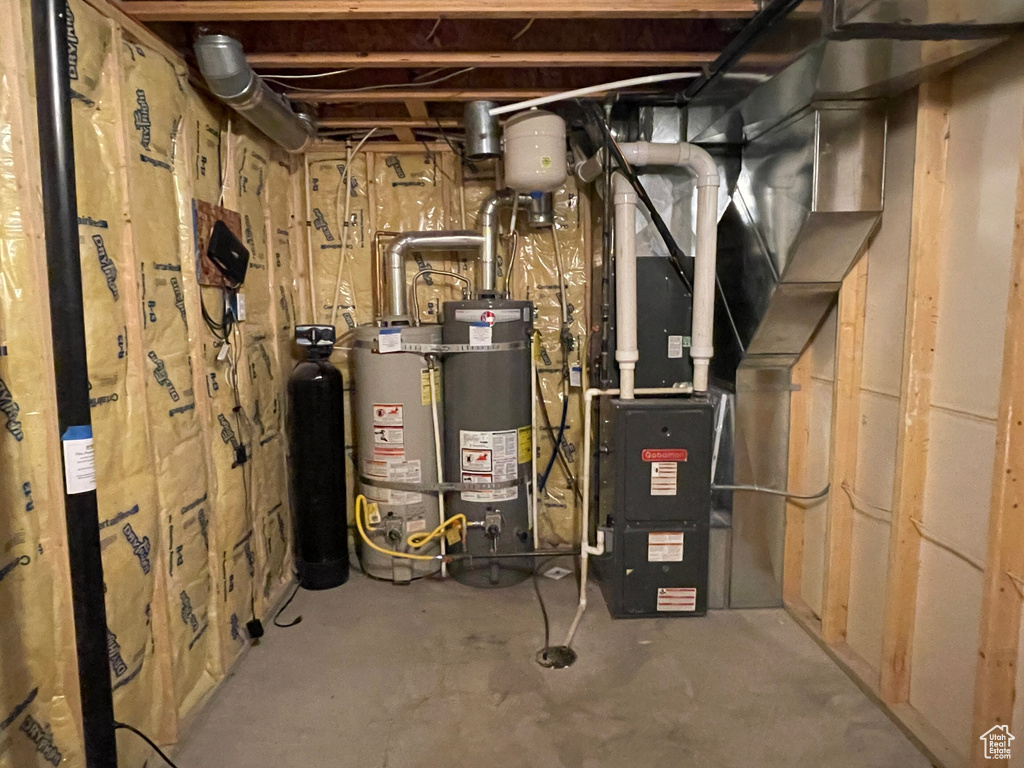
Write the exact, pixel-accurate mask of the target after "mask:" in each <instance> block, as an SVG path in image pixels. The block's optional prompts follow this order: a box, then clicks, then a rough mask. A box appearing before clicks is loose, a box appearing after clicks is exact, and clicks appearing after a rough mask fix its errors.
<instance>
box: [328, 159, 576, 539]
mask: <svg viewBox="0 0 1024 768" xmlns="http://www.w3.org/2000/svg"><path fill="white" fill-rule="evenodd" d="M371 146H372V145H371ZM345 157H346V153H345V149H344V147H339V148H338V149H336V150H333V151H331V152H330V154H326V153H324V154H316V155H311V156H310V157H309V194H310V213H311V215H310V219H311V224H310V230H309V231H310V237H311V241H312V252H313V285H314V289H315V294H316V307H317V312H316V322H320V323H329V322H330V318H331V312H332V310H333V309H334V305H335V304H337V305H338V311H337V315H338V321H337V325H338V335H339V337H341V335H342V334H343V333H345V332H346V330H348V329H350V328H352V327H354V325H356V324H362V323H368V322H371V321H372V320H373V319H374V282H373V278H374V275H375V268H374V266H373V261H374V259H375V258H379V254H381V255H382V254H383V253H384V252H385V251H386V248H387V244H388V242H390V240H391V236H390V235H389V234H388V233H399V232H406V231H419V230H439V229H476V228H477V214H478V211H479V209H480V206H481V204H482V203H483V201H484V200H485V199H486V198H487V196H488V195H490V194H491V193H492V192H493V191H494V189H495V182H494V178H493V174H492V177H491V178H490V179H489V180H488V179H486V178H479V179H471V178H468V177H467V178H463V173H462V169H461V168H460V165H459V160H458V158H457V157H455V155H454V154H453V153H452V152H451V151H448V150H440V151H434V150H433V149H430V148H428V149H424V150H420V151H416V150H412V151H402V152H385V151H377V150H369V151H361V152H360V153H359V154H358V155H357V156H355V157H353V159H352V173H351V180H350V183H349V194H350V195H351V198H350V201H349V217H348V221H347V224H348V227H347V229H348V234H347V243H346V245H345V250H344V264H343V267H342V273H341V274H342V280H341V285H340V290H339V291H338V295H337V296H334V295H333V294H334V289H335V285H336V280H337V276H338V263H339V259H340V258H341V254H342V253H343V251H342V241H343V239H344V238H345V235H344V232H343V230H342V228H341V227H339V222H342V221H343V220H344V210H345V201H344V197H343V194H342V193H343V184H344V172H345ZM555 218H556V231H557V235H558V241H559V244H560V246H561V252H562V258H563V261H564V265H565V282H566V285H567V291H566V301H567V304H568V312H569V328H570V331H571V333H572V336H573V344H574V349H573V350H572V351H570V352H569V354H568V356H567V357H566V359H565V363H566V365H565V368H566V373H567V374H568V370H567V369H568V368H570V367H572V366H583V365H584V364H585V355H583V356H582V357H581V349H584V348H585V347H584V346H582V345H585V344H586V312H585V306H584V301H585V294H586V279H585V264H586V258H587V250H586V248H587V243H588V238H589V229H590V221H589V208H588V205H587V200H586V199H584V198H583V197H581V196H580V194H579V193H578V191H577V189H576V186H575V184H574V182H573V180H572V179H569V180H568V181H567V182H566V186H565V187H564V188H563V189H561V190H559V191H558V192H557V193H556V194H555ZM510 219H511V212H510V211H508V210H505V211H503V213H502V216H501V222H502V232H507V230H508V226H509V224H510ZM516 231H517V233H518V238H517V255H516V260H515V264H514V266H513V279H512V284H511V286H509V287H510V288H511V292H512V295H513V297H514V298H517V299H529V300H531V301H533V302H534V303H535V304H536V307H537V320H536V328H537V330H538V331H540V334H541V348H540V353H539V357H538V362H537V365H538V369H539V371H540V378H541V392H542V394H543V396H544V402H545V407H546V409H547V413H548V418H549V419H550V420H551V423H552V426H553V428H554V431H555V432H556V433H557V431H558V425H559V421H560V419H561V414H562V400H561V397H562V380H563V353H562V348H561V345H560V341H559V336H560V331H561V307H560V302H559V285H558V276H557V275H558V268H557V260H556V256H555V247H554V242H553V240H552V233H551V230H550V229H539V230H538V229H530V228H528V227H527V226H526V212H525V211H520V212H519V214H518V215H517V224H516ZM375 234H376V235H377V237H378V239H379V241H380V247H379V254H375V253H374V235H375ZM509 247H510V239H509V238H507V237H503V238H502V239H501V244H500V246H499V259H498V270H497V274H498V287H499V288H504V287H506V280H507V267H508V254H509ZM476 260H477V256H476V254H475V253H459V254H438V253H423V254H412V255H411V258H409V259H408V263H407V265H406V274H407V284H408V285H410V286H411V282H412V278H413V276H414V275H415V274H416V272H417V271H419V270H420V269H424V268H428V267H432V268H436V269H443V270H447V271H452V272H456V273H458V274H462V275H465V276H466V277H467V278H469V279H470V280H471V281H472V280H474V277H475V272H476ZM416 295H417V300H418V303H419V309H420V318H421V320H422V321H423V322H437V320H438V315H439V313H440V309H441V304H442V303H443V302H445V301H448V300H453V299H459V298H462V287H461V285H460V284H458V283H457V282H456V281H454V280H453V279H451V278H447V277H444V276H440V275H426V276H424V277H421V278H420V279H419V280H418V281H417V284H416ZM410 311H412V304H411V302H410ZM344 345H345V342H344V341H342V343H341V346H344ZM332 359H333V361H334V362H335V364H336V365H338V366H339V367H340V368H341V369H342V371H343V372H344V373H345V379H346V388H347V387H348V383H349V382H351V374H350V371H349V370H348V363H347V352H346V351H345V350H339V351H337V352H335V355H334V357H333V358H332ZM582 383H584V384H585V380H584V381H583V382H582ZM482 386H484V387H486V383H482ZM581 391H582V390H581V388H580V387H574V388H572V389H570V395H569V409H568V419H567V422H566V429H565V433H564V436H563V443H564V447H565V454H566V455H567V457H568V462H567V463H568V465H569V468H570V471H571V472H572V474H573V475H574V476H575V475H576V473H577V468H578V466H579V465H580V464H581V462H580V461H578V460H577V448H578V446H579V445H580V444H581V441H580V430H581V424H582V411H581V408H582V405H581V402H580V401H581V397H580V392H581ZM538 421H539V429H540V434H538V435H536V436H535V439H534V446H535V450H537V452H538V466H539V471H543V470H544V468H545V467H546V465H547V462H548V459H549V457H550V456H551V450H552V446H553V439H552V438H551V437H550V436H549V434H548V433H547V431H546V430H545V429H544V422H543V419H539V420H538ZM346 428H347V430H348V433H347V437H346V442H347V444H348V449H349V451H350V452H351V451H352V450H353V443H354V440H353V438H352V432H351V424H350V423H348V424H347V425H346ZM346 470H347V475H348V488H349V493H350V495H351V493H352V491H353V489H354V487H355V476H354V473H353V465H352V464H351V463H350V464H349V466H348V467H347V468H346ZM351 509H352V504H351V502H350V504H349V510H351ZM539 518H540V520H539V529H540V536H541V539H542V541H543V542H544V545H545V546H557V545H566V544H570V543H572V542H574V541H576V540H577V539H578V538H579V534H578V533H577V531H578V528H579V521H578V519H577V505H576V499H575V498H574V492H573V490H572V484H571V482H570V480H569V479H568V478H567V477H566V475H565V473H564V470H563V469H562V467H561V466H560V464H559V462H556V463H555V465H554V467H553V469H552V471H551V477H550V480H549V482H548V484H547V486H546V488H545V490H544V492H543V494H542V496H541V503H540V506H539Z"/></svg>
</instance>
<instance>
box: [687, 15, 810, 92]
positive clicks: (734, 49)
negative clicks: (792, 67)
mask: <svg viewBox="0 0 1024 768" xmlns="http://www.w3.org/2000/svg"><path fill="white" fill-rule="evenodd" d="M802 2H803V0H771V2H769V3H768V4H767V5H766V6H765V7H764V8H763V9H762V10H761V11H760V12H759V13H758V14H757V15H756V16H754V17H753V18H752V19H751V20H750V21H748V22H747V23H746V24H745V25H744V26H743V29H741V30H740V32H739V34H738V35H736V37H734V38H733V39H732V40H730V41H729V44H728V45H726V46H725V48H723V49H722V52H721V53H720V54H718V56H717V57H716V58H715V60H714V61H713V62H711V64H710V65H709V66H708V67H707V68H706V69H705V70H704V73H703V74H702V75H701V76H700V77H698V78H697V79H696V80H694V81H693V82H692V83H690V85H689V86H688V87H687V88H686V90H685V91H683V92H682V94H681V95H680V97H679V99H678V103H680V104H688V103H689V102H691V101H693V100H694V99H695V98H696V97H697V95H698V94H699V93H700V92H701V91H703V90H704V89H705V88H707V87H708V86H710V85H713V84H714V83H716V82H718V79H719V78H720V77H721V76H722V75H724V74H725V73H726V72H728V71H729V70H730V69H732V67H733V65H734V64H735V63H736V62H737V61H739V60H740V59H742V58H743V57H744V56H746V55H747V53H749V52H750V50H751V49H752V48H753V47H754V46H755V45H756V44H757V42H758V41H759V40H760V39H761V36H762V35H764V34H765V33H766V32H768V30H769V29H771V28H772V27H773V26H774V25H775V24H776V23H777V22H779V21H781V20H782V19H784V18H786V17H787V16H788V15H789V13H790V11H792V10H793V9H794V8H796V7H797V6H798V5H800V3H802Z"/></svg>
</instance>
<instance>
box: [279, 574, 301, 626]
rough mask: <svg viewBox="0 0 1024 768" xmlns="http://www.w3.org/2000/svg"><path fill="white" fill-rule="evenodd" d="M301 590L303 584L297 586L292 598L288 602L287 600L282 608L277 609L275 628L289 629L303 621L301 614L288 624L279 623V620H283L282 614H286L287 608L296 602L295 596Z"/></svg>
mask: <svg viewBox="0 0 1024 768" xmlns="http://www.w3.org/2000/svg"><path fill="white" fill-rule="evenodd" d="M301 588H302V584H296V585H295V589H294V591H292V595H291V597H289V598H288V599H287V600H285V601H284V605H282V606H281V607H280V608H278V609H277V613H276V614H275V615H274V626H275V627H280V628H281V629H288V628H289V627H294V626H295V625H296V624H298V623H299V622H300V621H302V614H299V615H298V616H296V617H295V618H294V619H292V620H291V621H289V622H288V623H287V624H282V623H280V622H279V621H278V619H280V618H281V614H282V613H284V610H285V608H287V607H288V606H289V605H291V604H292V600H294V599H295V596H296V595H297V594H299V590H300V589H301Z"/></svg>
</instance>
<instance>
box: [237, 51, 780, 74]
mask: <svg viewBox="0 0 1024 768" xmlns="http://www.w3.org/2000/svg"><path fill="white" fill-rule="evenodd" d="M716 56H717V54H716V53H715V52H713V51H635V52H634V51H614V52H612V51H483V52H479V53H466V52H456V53H452V52H445V51H437V52H436V53H435V52H432V51H430V52H428V51H406V52H393V53H379V52H374V53H361V52H358V51H357V52H351V51H339V52H336V53H335V52H323V53H298V52H295V53H269V52H265V53H250V54H249V56H248V58H249V63H250V64H252V66H253V67H255V68H256V69H269V68H273V69H336V68H345V67H359V68H365V69H388V68H415V67H451V68H456V67H481V68H486V67H493V68H501V67H575V68H578V67H632V68H644V67H650V68H659V69H664V68H681V69H691V68H697V69H699V68H700V67H703V66H705V65H707V64H710V63H711V62H713V61H714V60H715V57H716ZM787 61H788V58H787V57H786V56H781V55H779V54H757V53H754V54H749V55H747V56H745V57H744V58H743V60H742V62H741V67H742V68H743V69H746V70H751V69H764V68H777V67H780V66H782V65H784V64H785V63H787Z"/></svg>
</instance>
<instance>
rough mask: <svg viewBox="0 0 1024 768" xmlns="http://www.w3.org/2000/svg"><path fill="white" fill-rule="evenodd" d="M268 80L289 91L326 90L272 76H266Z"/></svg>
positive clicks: (310, 91)
mask: <svg viewBox="0 0 1024 768" xmlns="http://www.w3.org/2000/svg"><path fill="white" fill-rule="evenodd" d="M355 69H359V67H355ZM266 81H267V82H268V83H273V84H274V85H279V86H281V87H282V88H287V89H288V90H289V91H295V92H296V93H323V92H324V90H325V89H324V88H323V87H320V88H305V87H303V86H301V85H292V84H291V83H284V82H281V81H280V80H278V79H276V78H272V77H268V78H266ZM331 90H332V92H333V89H331Z"/></svg>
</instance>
